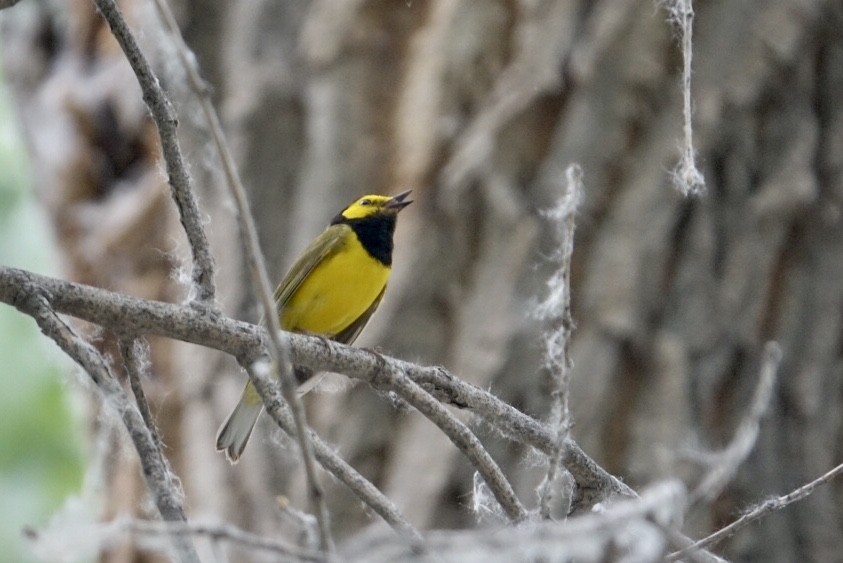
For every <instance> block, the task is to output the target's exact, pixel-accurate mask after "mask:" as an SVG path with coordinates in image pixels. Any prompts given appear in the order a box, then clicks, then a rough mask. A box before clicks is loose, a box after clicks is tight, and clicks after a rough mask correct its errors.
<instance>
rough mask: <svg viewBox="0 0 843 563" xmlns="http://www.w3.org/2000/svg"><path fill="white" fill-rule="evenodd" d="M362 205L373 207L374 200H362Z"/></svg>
mask: <svg viewBox="0 0 843 563" xmlns="http://www.w3.org/2000/svg"><path fill="white" fill-rule="evenodd" d="M360 205H372V200H371V199H361V200H360Z"/></svg>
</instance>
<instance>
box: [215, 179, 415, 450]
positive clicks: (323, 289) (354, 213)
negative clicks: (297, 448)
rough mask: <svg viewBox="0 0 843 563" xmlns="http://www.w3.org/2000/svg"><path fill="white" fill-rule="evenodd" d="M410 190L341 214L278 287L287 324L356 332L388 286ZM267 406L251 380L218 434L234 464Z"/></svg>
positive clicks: (345, 339) (370, 199) (333, 334)
mask: <svg viewBox="0 0 843 563" xmlns="http://www.w3.org/2000/svg"><path fill="white" fill-rule="evenodd" d="M409 194H410V191H409V190H408V191H406V192H403V193H400V194H398V195H396V196H394V197H389V196H382V195H367V196H363V197H361V198H360V199H358V200H357V201H355V202H354V203H352V204H351V205H349V206H348V207H346V208H345V209H343V210H342V211H341V212H340V213H339V214H338V215H337V216H336V217H334V219H333V220H332V221H331V224H330V225H329V226H328V228H327V229H325V231H323V232H322V234H321V235H319V236H318V237H316V239H315V240H314V241H313V242H311V243H310V245H309V246H308V247H307V248H306V249H305V250H304V252H302V254H301V255H300V256H299V257H298V259H297V260H296V261H295V263H294V264H293V266H292V267H291V268H290V271H288V272H287V275H286V276H284V279H283V280H282V281H281V283H280V284H279V285H278V288H277V289H276V290H275V305H276V307H277V308H278V315H279V319H280V321H281V328H282V329H284V330H288V331H291V332H300V333H306V334H318V335H321V336H324V337H326V338H330V339H331V340H335V341H337V342H342V343H344V344H351V343H352V342H353V341H354V339H355V338H357V335H359V334H360V331H362V330H363V327H364V326H366V323H367V322H368V320H369V318H371V316H372V313H374V312H375V309H377V308H378V305H379V304H380V302H381V299H382V298H383V293H384V291H385V290H386V282H387V280H389V272H390V270H391V268H392V235H393V233H394V232H395V222H396V220H397V218H398V212H399V211H401V210H402V209H404V208H405V207H407V206H408V205H410V203H412V201H410V200H408V199H407V196H408V195H409ZM295 374H296V379H297V380H298V382H299V384H302V383H304V382H305V381H307V380H308V379H309V378H311V376H312V375H313V374H312V373H311V372H310V371H309V370H306V369H302V368H297V369H296V370H295ZM300 389H301V387H300ZM262 411H263V403H262V402H261V399H260V396H259V395H258V392H257V390H256V389H255V388H254V386H253V385H252V384H251V382H248V383H246V387H245V388H244V389H243V394H242V395H241V397H240V402H239V403H237V406H236V407H234V410H233V411H232V412H231V414H230V415H228V418H227V419H226V421H225V422H224V423H223V425H222V426H221V427H220V430H219V433H218V434H217V450H219V451H225V453H226V457H228V459H229V461H231V463H236V462H237V460H239V459H240V456H241V455H242V454H243V450H244V449H245V448H246V444H247V443H248V441H249V436H250V435H251V434H252V429H253V428H254V426H255V422H257V420H258V416H260V414H261V412H262Z"/></svg>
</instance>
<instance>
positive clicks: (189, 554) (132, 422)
mask: <svg viewBox="0 0 843 563" xmlns="http://www.w3.org/2000/svg"><path fill="white" fill-rule="evenodd" d="M15 306H16V307H17V308H18V309H19V310H21V311H22V312H24V313H27V314H29V315H31V316H32V317H33V318H34V319H35V321H36V322H37V323H38V326H39V327H40V328H41V331H42V332H43V333H44V334H45V335H46V336H48V337H49V338H51V339H52V340H53V341H55V343H56V344H58V346H59V347H60V348H61V349H62V350H64V352H65V353H66V354H67V355H68V356H70V357H71V358H73V360H74V361H75V362H76V363H78V364H79V365H80V366H82V368H83V369H84V370H85V371H86V372H87V373H88V375H89V376H90V377H91V379H92V380H93V382H94V383H95V384H96V388H97V389H98V390H99V391H100V393H101V394H102V397H103V404H104V405H105V406H106V408H108V409H112V410H113V411H114V412H115V413H116V414H118V415H119V416H120V418H121V420H122V421H123V424H124V426H125V427H126V430H128V432H129V436H130V437H131V439H132V442H133V443H134V445H135V449H136V450H137V452H138V457H139V458H140V463H141V468H142V470H143V476H144V479H145V480H146V485H147V487H148V488H149V490H150V492H151V493H152V497H153V499H154V501H155V505H156V506H157V507H158V511H159V512H160V514H161V517H162V518H164V520H168V521H174V522H184V521H185V520H186V518H185V515H184V508H183V507H182V498H183V497H184V493H183V491H182V490H181V487H180V485H179V483H178V480H177V479H176V478H175V475H173V473H172V471H171V469H170V467H169V464H168V463H167V461H166V459H165V458H164V456H163V454H162V453H161V450H160V449H159V448H158V445H157V444H156V442H155V440H154V439H153V437H152V434H151V433H150V431H149V429H148V428H147V427H146V424H145V422H144V420H143V417H142V416H141V414H140V412H138V410H137V409H136V408H135V407H134V406H133V405H132V403H131V401H130V400H129V398H128V397H127V396H126V393H125V392H124V391H123V388H122V387H121V386H120V384H119V383H118V382H117V380H116V379H115V378H114V376H113V374H112V373H111V371H110V370H109V367H108V364H107V363H106V362H105V360H104V359H103V357H102V355H101V354H100V353H99V352H98V351H97V350H96V349H95V348H94V347H93V346H91V345H90V344H88V343H87V342H85V341H84V340H83V339H82V338H80V337H79V336H77V335H76V333H74V332H73V329H71V328H70V327H69V326H68V325H67V324H65V322H64V321H62V319H60V318H59V317H58V315H56V313H55V311H53V310H52V309H51V308H50V306H49V304H48V301H47V300H46V299H45V298H44V297H42V296H41V295H39V294H38V293H37V292H32V293H31V294H29V296H28V297H27V298H26V299H22V300H20V301H18V302H17V303H15ZM174 544H175V547H176V549H177V551H178V554H179V557H180V559H181V560H182V561H185V562H197V563H198V561H199V557H198V555H197V554H196V550H195V549H194V547H193V544H192V543H191V542H190V541H189V540H184V539H182V540H180V541H175V542H174Z"/></svg>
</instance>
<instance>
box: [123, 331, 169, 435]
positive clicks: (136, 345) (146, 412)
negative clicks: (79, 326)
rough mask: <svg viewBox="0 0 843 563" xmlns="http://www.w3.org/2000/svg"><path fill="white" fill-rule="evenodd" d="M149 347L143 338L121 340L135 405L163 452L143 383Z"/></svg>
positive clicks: (124, 364)
mask: <svg viewBox="0 0 843 563" xmlns="http://www.w3.org/2000/svg"><path fill="white" fill-rule="evenodd" d="M148 346H149V345H148V344H147V343H146V341H145V340H143V339H142V338H121V339H120V355H121V356H122V357H123V366H124V367H125V368H126V375H127V376H128V377H129V386H130V387H131V389H132V394H133V395H134V396H135V404H137V406H138V410H139V411H140V413H141V416H142V417H143V421H144V422H145V423H146V427H147V428H149V433H150V434H152V439H153V440H155V445H156V446H157V447H158V449H159V450H161V451H163V449H162V448H163V445H162V444H163V442H162V441H161V434H160V433H159V432H158V427H157V426H156V425H155V419H153V417H152V411H151V410H150V409H149V403H148V402H147V400H146V394H145V393H144V391H143V384H142V383H141V378H142V377H143V374H144V371H145V367H144V366H145V365H146V364H147V363H148V355H149V348H148Z"/></svg>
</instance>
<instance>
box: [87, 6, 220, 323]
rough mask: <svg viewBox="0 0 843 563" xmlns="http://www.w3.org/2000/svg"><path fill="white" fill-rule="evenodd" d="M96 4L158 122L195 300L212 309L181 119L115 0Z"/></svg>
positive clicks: (207, 253) (209, 267) (208, 262)
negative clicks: (186, 246)
mask: <svg viewBox="0 0 843 563" xmlns="http://www.w3.org/2000/svg"><path fill="white" fill-rule="evenodd" d="M94 4H96V6H97V9H99V11H100V13H101V14H102V17H103V18H104V19H105V21H106V22H107V23H108V26H109V27H110V28H111V32H112V33H113V34H114V38H115V39H117V42H118V43H119V44H120V48H121V49H123V52H124V53H125V55H126V58H127V59H128V61H129V64H130V65H131V66H132V70H133V71H134V72H135V76H137V79H138V83H139V84H140V87H141V91H142V92H143V101H144V102H145V103H146V105H147V107H148V108H149V111H150V113H151V114H152V118H153V120H155V125H156V126H157V127H158V135H159V137H160V138H161V151H162V153H163V154H164V162H165V163H166V166H167V175H168V178H169V182H170V192H171V194H172V196H173V200H174V201H175V202H176V207H177V208H178V210H179V218H180V219H181V224H182V226H183V227H184V232H185V234H186V235H187V240H188V242H189V243H190V250H191V252H192V253H193V285H194V291H195V293H196V295H195V300H196V302H197V303H199V304H201V305H204V306H209V307H213V304H214V296H215V293H216V288H215V286H214V257H213V256H212V255H211V250H210V248H209V246H208V238H207V236H205V229H204V227H203V226H202V218H201V215H200V213H199V205H198V203H197V202H196V197H195V196H194V195H193V190H192V189H191V183H192V180H191V178H190V174H188V172H187V167H186V166H185V163H184V159H183V158H182V153H181V147H180V145H179V139H178V135H177V128H178V118H177V117H176V113H175V110H173V106H172V104H171V103H170V100H169V99H168V98H167V95H166V93H164V89H163V88H162V87H161V84H160V83H159V82H158V79H157V78H156V77H155V75H154V74H153V72H152V67H151V66H150V65H149V61H148V60H147V59H146V57H145V56H144V54H143V53H142V52H141V50H140V47H139V46H138V43H137V41H136V40H135V37H134V35H133V34H132V32H131V30H130V29H129V26H128V25H127V24H126V20H125V19H124V18H123V14H122V13H121V12H120V9H119V8H118V7H117V4H116V2H115V1H114V0H94Z"/></svg>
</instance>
